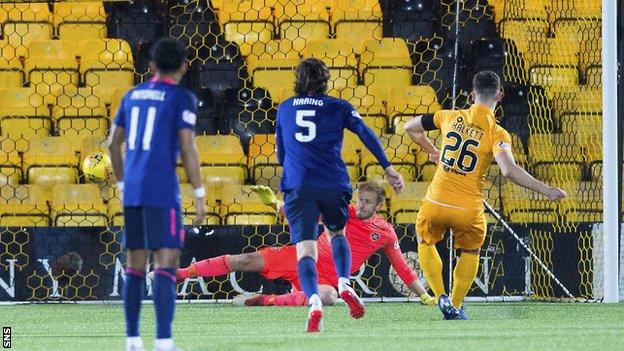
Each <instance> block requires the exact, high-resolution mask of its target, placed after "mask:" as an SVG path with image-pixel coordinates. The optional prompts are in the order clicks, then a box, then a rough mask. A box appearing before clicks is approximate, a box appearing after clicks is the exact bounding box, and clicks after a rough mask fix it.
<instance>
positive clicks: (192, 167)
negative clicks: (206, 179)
mask: <svg viewBox="0 0 624 351" xmlns="http://www.w3.org/2000/svg"><path fill="white" fill-rule="evenodd" d="M178 138H179V139H180V158H181V159H182V165H183V166H184V171H185V172H186V177H187V178H188V180H189V182H190V183H191V185H193V189H195V209H196V211H197V217H196V218H195V219H194V220H193V224H194V225H201V224H203V223H204V218H205V216H206V189H205V188H204V186H203V184H202V181H201V173H200V171H199V153H198V152H197V145H196V143H195V131H194V130H192V129H190V128H183V129H180V130H178Z"/></svg>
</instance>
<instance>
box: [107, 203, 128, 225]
mask: <svg viewBox="0 0 624 351" xmlns="http://www.w3.org/2000/svg"><path fill="white" fill-rule="evenodd" d="M106 213H107V215H108V221H109V222H108V224H109V225H111V226H120V227H121V226H123V225H124V223H125V221H124V213H123V205H122V204H121V201H120V200H119V199H117V198H115V199H111V200H110V201H108V210H107V211H106Z"/></svg>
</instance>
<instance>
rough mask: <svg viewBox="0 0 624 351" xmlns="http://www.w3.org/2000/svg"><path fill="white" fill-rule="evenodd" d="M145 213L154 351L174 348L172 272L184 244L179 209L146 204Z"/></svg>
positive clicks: (173, 289)
mask: <svg viewBox="0 0 624 351" xmlns="http://www.w3.org/2000/svg"><path fill="white" fill-rule="evenodd" d="M144 213H145V218H146V219H147V221H146V225H145V231H146V233H147V243H148V247H149V248H150V250H152V251H153V252H154V281H153V282H152V293H153V300H154V310H155V312H156V342H155V347H156V350H157V351H163V350H176V348H175V347H174V345H173V338H172V334H171V325H172V323H173V317H174V313H175V302H176V298H177V297H176V276H175V274H176V270H177V268H178V266H179V264H180V249H181V248H182V247H183V246H184V243H183V240H184V235H183V233H184V229H182V218H181V215H180V209H179V208H169V209H165V208H155V207H146V208H144Z"/></svg>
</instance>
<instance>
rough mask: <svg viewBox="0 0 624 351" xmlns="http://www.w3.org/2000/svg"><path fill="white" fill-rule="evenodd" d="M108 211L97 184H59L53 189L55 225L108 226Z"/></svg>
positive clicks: (52, 210)
mask: <svg viewBox="0 0 624 351" xmlns="http://www.w3.org/2000/svg"><path fill="white" fill-rule="evenodd" d="M107 212H108V209H107V207H106V205H104V202H103V201H102V197H101V196H100V189H99V188H98V186H97V185H95V184H59V185H55V186H54V188H53V190H52V202H51V215H52V216H51V217H52V218H53V224H54V225H55V226H61V227H93V226H106V225H107V224H108V217H107Z"/></svg>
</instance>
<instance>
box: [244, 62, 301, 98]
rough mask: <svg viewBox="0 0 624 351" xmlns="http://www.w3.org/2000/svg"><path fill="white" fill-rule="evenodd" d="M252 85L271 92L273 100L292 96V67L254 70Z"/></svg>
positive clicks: (293, 77)
mask: <svg viewBox="0 0 624 351" xmlns="http://www.w3.org/2000/svg"><path fill="white" fill-rule="evenodd" d="M253 82H254V86H261V87H264V88H266V90H267V91H268V92H269V94H271V98H272V99H273V102H275V103H279V102H282V101H284V100H286V99H287V98H289V97H290V96H292V94H293V91H292V87H293V86H294V85H295V72H294V67H292V68H291V67H288V68H284V69H279V70H256V71H254V72H253ZM285 87H286V88H285Z"/></svg>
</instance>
